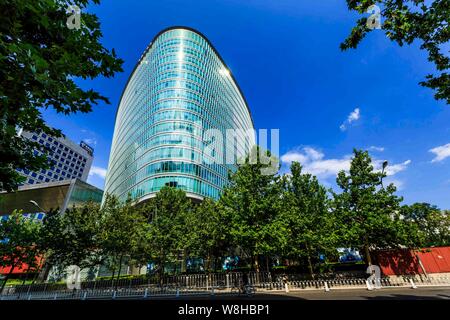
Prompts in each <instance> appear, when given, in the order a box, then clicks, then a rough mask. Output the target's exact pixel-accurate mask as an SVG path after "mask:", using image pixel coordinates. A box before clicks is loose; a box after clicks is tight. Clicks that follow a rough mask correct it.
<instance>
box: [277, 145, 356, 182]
mask: <svg viewBox="0 0 450 320" xmlns="http://www.w3.org/2000/svg"><path fill="white" fill-rule="evenodd" d="M324 157H325V155H324V154H323V153H322V152H320V151H318V150H316V149H314V148H311V147H305V148H302V149H297V150H292V151H289V152H288V153H286V154H284V155H282V156H281V161H282V162H283V163H285V164H289V163H291V162H293V161H297V162H300V163H301V164H302V166H303V170H304V171H305V172H308V173H310V174H313V175H315V176H317V177H318V178H322V179H326V178H330V177H334V176H336V175H337V174H338V173H339V172H340V171H341V170H348V169H349V168H350V158H351V156H350V155H348V156H345V157H343V158H341V159H324Z"/></svg>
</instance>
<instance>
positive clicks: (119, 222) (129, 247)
mask: <svg viewBox="0 0 450 320" xmlns="http://www.w3.org/2000/svg"><path fill="white" fill-rule="evenodd" d="M101 210H102V211H103V222H102V232H101V240H100V242H101V248H102V254H103V256H104V261H105V262H106V263H107V265H108V266H109V268H110V269H111V270H112V271H113V278H114V274H115V271H116V270H117V271H118V273H117V275H118V277H120V273H121V270H122V266H123V264H124V263H125V262H128V263H130V262H131V260H132V259H133V258H135V257H136V256H138V255H139V249H140V248H141V246H140V243H141V242H143V241H145V238H144V236H145V232H144V231H145V227H146V223H147V221H146V219H145V216H144V215H143V213H142V211H141V210H140V209H139V208H138V207H136V206H134V205H133V203H132V200H131V199H130V198H128V199H127V200H126V201H125V202H124V203H120V202H119V200H118V199H117V198H116V197H114V196H110V195H107V196H106V200H105V202H104V204H103V207H102V209H101ZM124 259H126V260H124Z"/></svg>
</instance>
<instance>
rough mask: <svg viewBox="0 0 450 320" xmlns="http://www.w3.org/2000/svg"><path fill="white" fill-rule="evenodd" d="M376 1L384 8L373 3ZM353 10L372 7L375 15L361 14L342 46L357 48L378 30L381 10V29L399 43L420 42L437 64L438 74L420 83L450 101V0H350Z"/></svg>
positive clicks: (438, 97)
mask: <svg viewBox="0 0 450 320" xmlns="http://www.w3.org/2000/svg"><path fill="white" fill-rule="evenodd" d="M374 5H376V6H378V8H379V9H380V12H379V13H377V12H376V11H377V9H376V8H374V7H373V6H374ZM347 6H348V8H349V10H354V11H357V12H359V13H360V14H365V13H368V12H369V11H370V13H371V16H370V17H369V18H368V17H363V18H360V19H359V20H358V21H357V23H356V26H355V27H353V29H352V31H351V33H350V35H349V36H348V38H347V39H345V41H344V42H343V43H342V44H341V49H342V50H347V49H350V48H353V49H354V48H356V47H357V46H358V45H359V44H360V42H361V41H362V40H363V39H364V38H365V37H366V35H367V34H368V33H369V32H372V31H374V32H377V31H378V30H377V29H375V28H373V27H372V26H371V24H370V23H369V24H368V23H367V22H368V19H370V20H371V21H369V22H373V19H377V17H376V16H374V15H377V14H379V15H380V16H379V18H380V20H381V21H380V23H381V29H382V31H383V32H384V33H385V34H386V36H387V37H388V38H389V39H391V40H392V41H394V42H396V43H397V44H398V45H400V46H403V45H405V44H407V45H411V44H412V43H413V42H418V43H419V44H420V49H422V50H425V51H426V52H427V54H428V60H429V61H430V62H432V63H433V64H434V66H435V72H434V74H428V75H426V77H425V80H424V81H422V82H420V85H422V86H424V87H428V88H431V89H433V90H435V95H434V96H435V98H436V99H438V100H439V99H442V100H444V101H446V102H447V104H449V103H450V74H449V69H450V56H449V52H448V43H449V41H450V28H449V17H450V3H449V1H448V0H434V1H426V0H347Z"/></svg>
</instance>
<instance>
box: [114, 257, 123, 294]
mask: <svg viewBox="0 0 450 320" xmlns="http://www.w3.org/2000/svg"><path fill="white" fill-rule="evenodd" d="M122 258H123V254H121V255H120V259H119V271H118V272H117V281H116V285H115V287H114V290H117V286H118V284H119V280H120V272H121V271H122Z"/></svg>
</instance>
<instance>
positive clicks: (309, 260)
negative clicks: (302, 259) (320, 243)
mask: <svg viewBox="0 0 450 320" xmlns="http://www.w3.org/2000/svg"><path fill="white" fill-rule="evenodd" d="M306 256H307V258H308V268H309V273H310V274H311V278H312V279H313V280H314V268H313V265H312V262H311V253H310V251H309V246H308V244H306Z"/></svg>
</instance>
